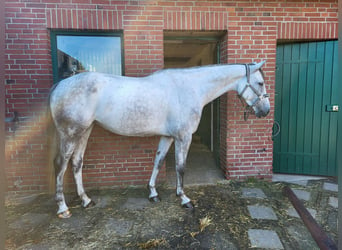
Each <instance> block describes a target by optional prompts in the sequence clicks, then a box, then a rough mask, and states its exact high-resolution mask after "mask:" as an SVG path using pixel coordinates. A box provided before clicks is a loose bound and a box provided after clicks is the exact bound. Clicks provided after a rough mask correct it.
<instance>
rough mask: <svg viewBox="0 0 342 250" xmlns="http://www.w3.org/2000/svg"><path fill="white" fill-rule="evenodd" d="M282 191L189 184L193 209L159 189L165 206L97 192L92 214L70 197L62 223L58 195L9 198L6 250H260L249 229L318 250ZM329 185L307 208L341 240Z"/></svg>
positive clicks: (313, 186) (316, 189) (141, 196)
mask: <svg viewBox="0 0 342 250" xmlns="http://www.w3.org/2000/svg"><path fill="white" fill-rule="evenodd" d="M283 185H284V184H282V183H271V182H266V181H259V180H254V179H251V180H249V181H246V182H234V181H222V182H220V183H217V184H215V185H202V186H192V187H189V186H188V187H186V188H185V190H186V191H187V194H188V196H189V197H191V198H192V199H193V202H194V204H195V209H194V210H193V211H187V210H185V209H183V208H181V206H180V201H179V199H178V198H177V197H176V195H175V190H174V189H173V188H172V189H170V188H168V187H167V186H160V187H159V192H160V195H161V198H162V201H161V202H160V203H155V204H154V203H150V202H149V201H148V200H147V198H146V197H148V192H147V190H146V189H144V188H126V189H112V190H102V191H90V192H89V194H90V196H91V197H92V198H93V200H94V201H95V202H96V206H95V207H93V208H91V209H83V208H82V207H81V206H80V201H79V199H78V198H75V196H73V194H69V195H67V200H68V204H69V206H70V208H71V212H72V214H73V215H72V217H71V218H70V219H63V220H61V219H58V218H57V217H56V214H55V212H56V205H55V202H54V201H53V197H52V196H51V195H46V194H41V195H35V196H30V197H24V198H23V197H21V198H20V199H18V197H9V199H7V201H6V218H7V229H8V230H7V237H6V249H139V248H140V249H176V248H177V249H249V248H253V249H255V248H256V246H253V245H252V244H251V241H250V239H249V236H248V230H249V229H265V230H266V229H268V230H272V231H274V232H276V234H277V235H278V236H279V239H280V241H281V245H282V247H283V248H284V249H318V247H317V245H316V243H315V242H314V240H313V239H312V237H311V236H310V233H309V232H308V230H307V229H306V227H305V226H304V224H303V222H302V221H301V219H300V218H297V217H293V216H291V215H289V213H288V210H289V208H291V207H292V205H291V203H290V202H289V201H288V199H287V198H286V197H285V196H284V195H283V193H282V188H283ZM322 185H323V182H322V181H313V182H310V183H309V184H308V185H307V186H306V187H305V188H306V189H310V192H311V199H310V200H309V201H306V202H305V203H306V205H308V206H310V207H314V208H315V209H316V211H317V213H316V215H315V217H316V220H317V221H318V223H320V224H321V225H322V227H323V229H324V230H325V231H326V232H327V233H328V234H329V235H330V236H331V238H332V239H333V240H334V241H335V242H336V241H337V208H334V207H332V206H330V205H329V204H328V203H329V202H328V200H329V198H330V197H331V195H332V194H331V193H329V192H324V191H322V188H321V187H322ZM291 187H295V188H299V189H300V188H302V186H300V185H296V184H291ZM245 188H260V189H261V190H262V191H263V192H264V194H265V196H266V198H264V199H259V198H256V197H243V195H242V190H243V189H245ZM336 196H337V195H336ZM14 198H16V199H14ZM250 205H263V206H267V207H270V208H272V209H273V211H274V213H275V215H276V218H277V219H255V218H252V217H251V215H250V212H249V210H248V206H250ZM266 240H267V239H266Z"/></svg>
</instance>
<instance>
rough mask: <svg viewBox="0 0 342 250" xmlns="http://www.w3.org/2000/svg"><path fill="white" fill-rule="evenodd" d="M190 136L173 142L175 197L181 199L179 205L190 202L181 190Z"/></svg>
mask: <svg viewBox="0 0 342 250" xmlns="http://www.w3.org/2000/svg"><path fill="white" fill-rule="evenodd" d="M191 138H192V137H191V135H189V136H185V137H184V138H182V139H181V140H179V139H178V140H176V141H175V146H176V154H175V155H176V174H177V191H176V193H177V196H179V197H180V198H181V204H182V205H184V204H187V203H189V202H190V201H191V200H190V199H189V198H188V197H187V196H186V195H185V193H184V190H183V177H184V170H185V165H186V158H187V155H188V151H189V148H190V144H191Z"/></svg>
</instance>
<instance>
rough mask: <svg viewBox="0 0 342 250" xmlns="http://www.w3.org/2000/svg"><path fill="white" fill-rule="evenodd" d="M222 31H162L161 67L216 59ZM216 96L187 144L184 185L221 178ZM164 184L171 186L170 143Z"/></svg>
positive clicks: (172, 152) (198, 63)
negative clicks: (162, 52)
mask: <svg viewBox="0 0 342 250" xmlns="http://www.w3.org/2000/svg"><path fill="white" fill-rule="evenodd" d="M224 35H225V32H220V31H219V32H217V31H213V32H194V31H191V32H186V31H179V32H178V31H177V32H175V31H165V32H164V67H165V68H187V67H193V66H203V65H210V64H216V63H218V62H219V46H220V41H221V40H222V37H223V36H224ZM219 105H220V101H219V98H218V99H216V100H214V101H213V102H211V103H209V104H207V105H206V106H205V107H204V109H203V112H202V117H201V121H200V124H199V127H198V129H197V131H196V132H195V133H194V135H193V140H192V144H191V146H190V150H189V154H188V158H187V166H186V174H185V177H184V183H185V184H187V185H188V184H205V183H215V182H216V181H217V180H220V179H223V178H224V177H223V174H222V171H221V169H220V167H219V135H220V131H219V130H220V128H219V121H220V119H219V114H220V112H219ZM166 172H167V183H168V184H169V185H174V184H175V182H176V177H175V155H174V146H172V147H171V149H170V151H169V153H168V155H167V157H166Z"/></svg>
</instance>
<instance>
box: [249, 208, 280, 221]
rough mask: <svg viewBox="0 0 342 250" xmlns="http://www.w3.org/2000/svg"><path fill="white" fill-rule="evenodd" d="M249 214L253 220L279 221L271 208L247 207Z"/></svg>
mask: <svg viewBox="0 0 342 250" xmlns="http://www.w3.org/2000/svg"><path fill="white" fill-rule="evenodd" d="M247 208H248V211H249V214H250V215H251V217H252V218H253V219H264V220H277V219H278V218H277V216H276V214H275V213H274V211H273V209H272V208H271V207H266V206H247Z"/></svg>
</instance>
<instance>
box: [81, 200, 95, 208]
mask: <svg viewBox="0 0 342 250" xmlns="http://www.w3.org/2000/svg"><path fill="white" fill-rule="evenodd" d="M95 205H96V203H95V202H94V201H93V200H91V201H90V202H89V204H88V205H87V206H85V207H84V208H92V207H95Z"/></svg>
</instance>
